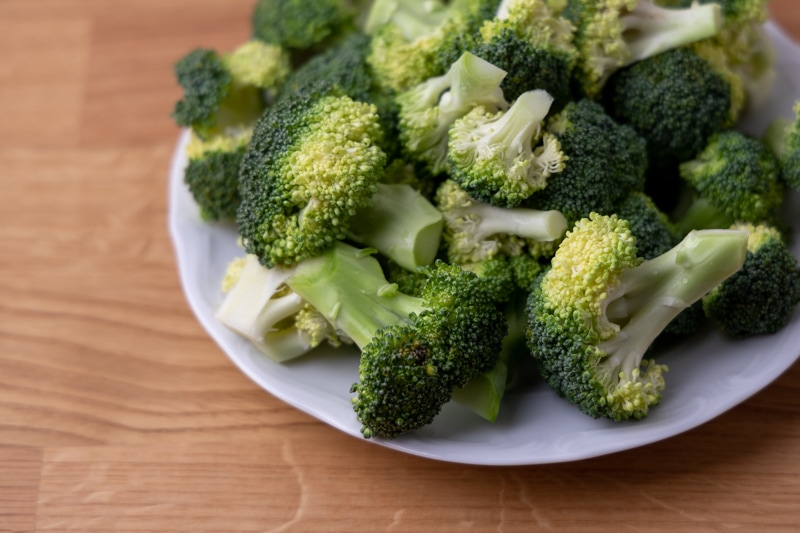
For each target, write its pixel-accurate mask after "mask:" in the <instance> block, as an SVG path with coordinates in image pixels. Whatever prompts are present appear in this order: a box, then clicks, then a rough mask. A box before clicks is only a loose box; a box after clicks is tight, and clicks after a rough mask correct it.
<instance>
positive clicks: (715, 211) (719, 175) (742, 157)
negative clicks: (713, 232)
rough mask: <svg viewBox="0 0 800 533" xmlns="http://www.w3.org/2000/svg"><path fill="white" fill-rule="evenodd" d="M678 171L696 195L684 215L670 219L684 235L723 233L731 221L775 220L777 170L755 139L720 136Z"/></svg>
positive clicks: (779, 190) (779, 199)
mask: <svg viewBox="0 0 800 533" xmlns="http://www.w3.org/2000/svg"><path fill="white" fill-rule="evenodd" d="M679 169H680V174H681V178H683V180H684V181H685V182H686V183H687V184H688V185H689V187H690V190H691V191H692V192H694V194H695V195H696V196H695V199H694V201H692V202H691V203H690V204H689V207H688V208H687V209H686V210H685V212H683V213H677V214H676V215H675V217H676V221H677V224H678V227H679V228H680V229H681V230H682V232H683V233H686V232H688V231H689V230H691V229H705V228H714V227H716V228H725V227H728V226H729V225H730V224H732V223H733V222H751V223H758V222H763V221H773V220H776V219H777V218H778V217H779V215H780V213H779V212H780V209H781V206H782V204H783V183H782V182H781V180H780V166H779V164H778V162H777V160H776V159H775V156H774V155H773V153H772V152H771V151H770V150H769V148H767V146H766V145H765V144H764V143H763V142H761V141H760V140H758V139H755V138H753V137H750V136H748V135H746V134H744V133H740V132H738V131H736V130H728V131H724V132H722V133H719V134H717V135H714V136H713V137H712V138H711V139H710V140H709V142H708V144H707V145H706V147H705V148H704V149H703V150H702V151H701V152H700V153H699V154H698V155H697V157H695V158H694V159H691V160H689V161H685V162H684V163H681V165H680V167H679Z"/></svg>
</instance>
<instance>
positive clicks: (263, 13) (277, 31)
mask: <svg viewBox="0 0 800 533" xmlns="http://www.w3.org/2000/svg"><path fill="white" fill-rule="evenodd" d="M353 17H354V13H353V12H352V11H351V9H350V7H349V5H348V3H347V2H346V1H344V0H258V1H257V2H256V5H255V7H254V8H253V15H252V28H253V37H255V38H256V39H259V40H261V41H264V42H266V43H269V44H274V45H278V46H281V47H283V48H288V49H293V50H306V49H309V48H312V47H314V46H316V45H319V44H321V43H322V42H323V41H325V40H327V39H329V38H331V37H333V36H335V35H337V34H339V33H341V32H344V30H345V29H346V28H349V27H350V25H351V22H352V20H353Z"/></svg>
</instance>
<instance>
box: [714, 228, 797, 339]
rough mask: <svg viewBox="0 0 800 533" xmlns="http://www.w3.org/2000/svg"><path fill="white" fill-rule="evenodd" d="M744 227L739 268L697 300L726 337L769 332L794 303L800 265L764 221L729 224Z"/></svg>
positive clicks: (784, 321)
mask: <svg viewBox="0 0 800 533" xmlns="http://www.w3.org/2000/svg"><path fill="white" fill-rule="evenodd" d="M732 229H737V230H742V231H747V232H748V234H749V237H748V240H747V256H746V258H745V260H744V265H743V266H742V268H741V270H739V271H738V272H736V273H735V274H734V275H732V276H731V277H730V278H728V279H726V280H725V281H723V282H722V283H720V284H719V285H718V286H717V287H715V288H714V289H712V290H711V292H709V293H708V295H706V296H705V297H704V298H703V310H704V311H705V313H706V316H708V317H709V318H710V319H711V320H712V321H713V322H714V323H715V324H716V325H717V327H718V328H719V329H720V330H721V331H723V332H724V333H726V334H727V335H730V336H731V337H737V338H741V337H750V336H754V335H765V334H771V333H775V332H776V331H778V330H779V329H781V328H782V327H783V326H785V325H786V324H787V323H788V321H789V319H790V318H791V316H792V313H793V312H794V310H795V308H796V307H797V305H798V303H800V265H798V261H797V258H796V257H795V256H794V255H793V254H792V252H791V250H790V249H789V247H788V246H787V245H786V243H785V242H784V241H783V239H782V238H781V234H780V232H779V231H778V230H777V229H775V228H773V227H771V226H768V225H766V224H759V225H754V224H735V225H734V226H732Z"/></svg>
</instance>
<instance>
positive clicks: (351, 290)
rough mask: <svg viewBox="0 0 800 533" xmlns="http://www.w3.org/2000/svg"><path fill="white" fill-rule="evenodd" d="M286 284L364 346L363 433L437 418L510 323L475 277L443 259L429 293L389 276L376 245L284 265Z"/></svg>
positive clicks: (358, 398) (341, 248)
mask: <svg viewBox="0 0 800 533" xmlns="http://www.w3.org/2000/svg"><path fill="white" fill-rule="evenodd" d="M284 270H286V271H288V272H289V273H288V275H286V276H285V278H284V283H285V284H286V286H287V287H288V288H289V289H291V291H292V292H293V293H294V294H295V295H297V297H299V298H300V299H301V300H302V301H304V302H306V303H307V304H309V305H310V306H311V307H312V308H313V309H314V310H316V312H318V313H320V314H322V315H323V316H324V317H325V318H326V319H327V321H328V322H329V323H330V324H331V325H332V327H333V329H334V330H335V331H336V332H338V335H339V336H340V337H344V338H347V339H350V340H352V342H354V343H355V345H356V346H357V347H358V348H359V350H360V351H361V356H360V357H361V361H360V365H359V377H358V381H357V382H356V383H355V384H354V385H353V387H352V392H354V393H355V397H354V398H353V406H354V409H355V412H356V414H357V417H358V420H359V421H360V422H361V423H362V424H363V428H362V433H363V435H364V437H367V438H369V437H386V438H393V437H397V436H399V435H401V434H403V433H405V432H408V431H411V430H414V429H417V428H419V427H422V426H424V425H426V424H428V423H430V422H431V421H432V420H433V419H434V417H435V416H436V415H437V414H438V413H439V411H440V410H441V407H442V406H443V405H444V404H445V403H446V402H448V401H449V400H450V399H451V395H452V392H453V389H454V388H455V387H463V386H465V385H466V384H467V383H469V381H471V380H472V379H473V378H475V377H476V376H478V375H480V374H482V373H483V372H486V371H487V370H489V369H491V368H492V367H493V366H494V365H495V364H496V362H497V357H498V354H499V352H500V349H501V343H502V339H503V337H504V336H505V333H506V323H505V320H504V317H503V313H502V311H500V310H499V309H498V307H497V305H496V304H495V302H494V300H493V299H492V298H491V297H490V295H489V294H487V292H486V289H485V287H484V285H483V284H482V283H481V282H480V280H478V278H477V276H476V275H475V274H473V273H471V272H467V271H465V270H462V269H461V268H459V267H458V266H454V265H447V264H445V263H442V262H438V263H437V264H436V265H434V266H432V267H429V268H428V269H427V271H426V272H427V277H428V279H427V281H426V283H425V285H424V287H423V289H422V291H421V295H420V296H418V297H416V296H411V295H407V294H403V293H401V292H399V291H398V290H397V286H396V285H393V284H391V283H389V282H388V281H387V279H386V277H385V275H384V273H383V271H382V270H381V267H380V264H379V263H378V261H377V259H375V258H374V257H372V256H371V255H370V253H369V250H364V249H360V248H355V247H352V246H350V245H347V244H344V243H341V242H339V243H337V244H335V245H334V246H333V247H332V248H330V249H329V250H327V251H326V252H324V253H323V254H322V255H319V256H317V257H313V258H310V259H306V260H304V261H302V262H299V263H297V264H295V265H294V266H292V267H290V268H288V269H284Z"/></svg>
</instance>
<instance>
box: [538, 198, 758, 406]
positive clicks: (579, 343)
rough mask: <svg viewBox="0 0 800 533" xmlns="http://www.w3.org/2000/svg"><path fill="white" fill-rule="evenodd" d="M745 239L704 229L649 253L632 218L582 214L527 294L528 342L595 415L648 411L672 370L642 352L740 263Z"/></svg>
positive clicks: (561, 388) (557, 383) (566, 390)
mask: <svg viewBox="0 0 800 533" xmlns="http://www.w3.org/2000/svg"><path fill="white" fill-rule="evenodd" d="M746 244H747V233H746V232H743V231H731V230H705V231H697V232H692V233H690V234H689V235H687V236H686V237H685V238H684V240H683V241H681V242H680V243H679V244H678V245H677V246H675V247H674V248H672V249H670V250H669V251H667V252H666V253H664V254H661V255H659V256H658V257H655V258H653V259H650V260H647V261H642V260H641V258H639V257H638V254H637V249H636V243H635V239H634V237H633V235H632V234H631V231H630V227H629V224H628V223H627V221H625V220H623V219H620V218H618V217H617V216H616V215H610V216H601V215H598V214H596V213H594V214H592V215H590V217H589V218H586V219H582V220H580V221H579V222H578V223H577V224H576V225H575V226H574V227H573V229H572V230H571V231H570V232H568V233H567V236H566V238H565V239H564V240H563V242H562V243H561V245H560V246H559V248H558V251H557V252H556V255H555V257H554V258H553V260H552V262H551V265H550V267H549V268H548V269H547V270H546V272H545V273H544V274H543V275H542V277H541V281H540V283H539V284H538V286H537V287H536V288H535V289H534V290H533V292H532V293H531V295H530V297H529V299H528V304H527V306H528V307H527V309H528V310H527V314H528V325H527V340H528V346H529V348H530V350H531V352H532V354H533V356H534V358H535V359H536V361H537V365H538V367H539V370H540V372H541V375H542V376H543V378H544V379H545V381H546V382H547V383H548V384H549V385H550V386H551V387H552V388H553V389H554V390H555V391H556V392H557V393H558V394H559V395H561V396H563V397H565V398H566V399H567V400H568V401H570V402H571V403H573V404H575V405H576V406H577V407H578V408H579V409H580V410H581V411H583V412H584V413H586V414H588V415H590V416H592V417H596V418H597V417H608V418H611V419H613V420H617V421H619V420H626V419H639V418H643V417H645V416H646V415H647V414H648V411H649V409H650V407H652V406H654V405H656V404H658V403H659V402H660V400H661V397H662V391H663V389H664V377H663V373H664V371H665V370H666V367H665V366H664V365H661V364H657V363H656V362H655V361H653V360H646V361H643V358H644V355H645V352H646V351H647V350H648V348H649V347H650V345H651V344H652V342H653V341H654V340H655V339H656V338H657V337H658V336H659V335H660V334H661V332H662V331H663V329H664V328H665V327H666V325H667V324H669V323H670V321H671V320H672V319H673V318H675V316H676V315H678V313H680V312H681V311H682V310H684V309H686V308H687V307H689V306H690V305H692V304H693V303H694V302H695V301H697V300H699V299H700V298H702V297H703V296H704V295H705V294H706V293H707V292H708V291H709V290H711V289H713V288H714V287H715V286H716V285H717V284H719V283H720V282H721V281H723V280H724V279H726V278H727V277H728V276H730V275H731V274H733V273H734V272H736V271H737V270H738V269H739V268H740V267H741V266H742V263H743V261H744V257H745V250H746Z"/></svg>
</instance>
